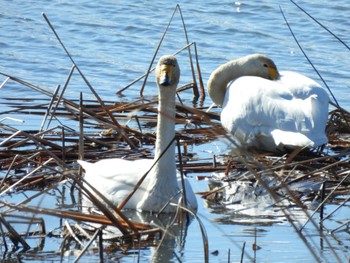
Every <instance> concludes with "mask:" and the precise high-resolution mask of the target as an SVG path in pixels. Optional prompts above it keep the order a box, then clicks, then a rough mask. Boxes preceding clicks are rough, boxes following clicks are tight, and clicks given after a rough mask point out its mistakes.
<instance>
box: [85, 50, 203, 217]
mask: <svg viewBox="0 0 350 263" xmlns="http://www.w3.org/2000/svg"><path fill="white" fill-rule="evenodd" d="M155 75H156V82H157V86H158V95H159V104H158V118H157V138H156V142H155V154H154V160H152V159H138V160H133V161H130V160H125V159H117V158H114V159H102V160H100V161H97V162H96V163H89V162H86V161H82V160H78V163H79V164H80V165H81V166H82V167H83V169H84V170H85V176H84V178H85V180H86V181H87V182H88V183H90V184H91V185H92V186H93V187H95V188H96V189H97V190H98V191H99V192H101V193H102V194H103V195H104V196H105V197H106V198H107V199H108V200H110V201H111V202H112V203H113V204H114V205H116V206H117V205H118V204H120V203H121V202H122V201H123V200H124V199H125V198H126V197H127V196H128V195H129V193H130V192H131V191H132V190H133V188H134V186H135V185H136V184H137V182H138V181H139V179H140V178H141V177H142V176H143V175H144V174H145V173H146V172H147V171H148V170H149V169H150V168H151V166H152V165H153V164H154V162H155V161H156V160H157V159H158V158H160V159H159V160H158V162H156V164H155V166H154V167H153V168H152V170H150V172H149V173H148V174H147V177H146V178H145V180H144V181H143V183H142V184H141V185H140V187H139V188H138V189H137V191H136V192H135V193H134V195H133V196H132V198H131V199H129V201H128V202H127V203H126V205H125V206H124V208H125V209H134V210H135V209H136V210H138V211H147V212H159V211H160V210H161V209H162V208H163V207H164V206H165V205H166V204H167V203H168V202H169V200H171V202H172V203H174V202H178V201H179V196H180V195H181V194H179V191H180V190H181V189H182V183H181V176H180V175H179V174H178V173H177V170H176V158H175V144H174V142H173V143H171V145H170V147H169V148H168V149H167V150H166V148H167V147H168V146H169V144H170V142H171V141H173V139H174V137H175V111H176V109H175V95H176V87H177V84H178V82H179V79H180V68H179V65H178V62H177V59H176V58H175V57H174V56H162V57H161V58H160V59H159V61H158V64H157V67H156V70H155ZM165 150H166V152H165V153H164V154H163V155H162V153H163V151H165ZM161 155H162V156H161ZM184 185H185V193H186V201H187V206H188V208H190V209H192V210H193V211H195V210H196V209H197V199H196V196H195V194H194V192H193V190H192V188H191V185H190V184H189V182H188V181H187V180H186V179H185V184H184ZM174 197H176V198H175V199H171V198H174ZM176 209H177V207H176V206H172V205H168V206H167V208H166V209H165V210H164V211H165V212H175V211H176Z"/></svg>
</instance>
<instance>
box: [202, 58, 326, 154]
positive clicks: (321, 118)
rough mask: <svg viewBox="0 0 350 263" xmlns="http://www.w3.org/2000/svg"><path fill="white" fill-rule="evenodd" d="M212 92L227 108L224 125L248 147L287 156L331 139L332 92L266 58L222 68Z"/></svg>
mask: <svg viewBox="0 0 350 263" xmlns="http://www.w3.org/2000/svg"><path fill="white" fill-rule="evenodd" d="M231 81H232V82H231ZM230 82H231V83H230ZM229 83H230V84H229ZM207 88H208V93H209V96H210V97H211V99H212V100H213V102H214V103H215V104H216V105H217V106H219V107H222V111H221V123H222V126H223V127H224V128H225V129H226V130H227V131H229V132H231V133H232V134H233V135H234V136H235V138H236V139H237V140H238V141H239V142H240V143H241V145H242V146H243V147H246V148H251V149H252V148H253V149H256V150H263V151H272V152H280V151H282V152H283V151H285V150H293V149H295V148H299V147H318V146H321V145H323V144H326V143H327V141H328V139H327V136H326V134H325V127H326V122H327V118H328V102H329V97H328V94H327V92H326V91H325V90H324V89H323V88H322V87H321V86H320V85H319V84H317V83H316V82H315V81H314V80H312V79H310V78H308V77H306V76H304V75H301V74H299V73H296V72H291V71H281V72H279V71H278V70H277V67H276V65H275V63H274V62H273V61H272V60H271V59H270V58H268V57H266V56H264V55H260V54H253V55H248V56H245V57H242V58H239V59H236V60H232V61H230V62H227V63H226V64H223V65H221V66H220V67H218V68H217V69H216V70H215V71H214V72H213V73H212V74H211V76H210V78H209V80H208V84H207Z"/></svg>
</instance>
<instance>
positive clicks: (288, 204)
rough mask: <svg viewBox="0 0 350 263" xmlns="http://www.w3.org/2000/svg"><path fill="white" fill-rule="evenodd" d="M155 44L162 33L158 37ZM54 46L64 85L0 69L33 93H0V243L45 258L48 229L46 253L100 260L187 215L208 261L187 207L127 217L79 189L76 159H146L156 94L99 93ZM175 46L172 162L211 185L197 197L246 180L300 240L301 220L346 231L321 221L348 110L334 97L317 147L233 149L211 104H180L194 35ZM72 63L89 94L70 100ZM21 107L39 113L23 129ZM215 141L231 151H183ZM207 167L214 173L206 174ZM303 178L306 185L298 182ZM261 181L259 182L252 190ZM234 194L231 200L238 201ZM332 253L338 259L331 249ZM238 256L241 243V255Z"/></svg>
mask: <svg viewBox="0 0 350 263" xmlns="http://www.w3.org/2000/svg"><path fill="white" fill-rule="evenodd" d="M176 11H179V12H180V15H181V17H182V13H181V9H180V7H179V6H177V7H176V8H175V10H174V14H175V12H176ZM174 14H173V16H174ZM44 18H45V20H46V21H47V22H48V24H49V26H50V28H51V29H52V31H53V32H54V34H55V36H56V37H57V39H58V40H59V41H60V39H59V36H58V35H57V33H56V32H55V30H54V28H53V26H52V25H51V23H50V21H49V20H48V18H47V17H46V16H45V15H44ZM182 19H183V18H182ZM182 21H183V20H182ZM170 22H171V20H170ZM170 22H169V25H170ZM169 25H168V26H167V28H166V30H167V29H168V27H169ZM183 25H184V24H183ZM184 29H185V27H184ZM166 30H165V32H164V34H166ZM185 31H186V30H185ZM161 42H162V39H161V41H160V43H159V45H161ZM60 44H61V45H62V47H63V48H64V50H65V52H66V53H67V56H68V57H69V59H70V60H71V61H72V63H73V66H72V69H71V71H70V72H69V74H68V76H67V81H66V83H64V85H63V89H60V88H59V87H58V88H57V89H56V90H55V91H54V92H49V91H47V90H45V89H43V88H41V87H38V86H36V85H34V84H31V83H28V82H26V81H25V80H22V79H20V78H19V77H17V76H10V75H7V74H5V73H1V72H0V74H1V75H2V76H4V78H5V80H4V82H3V83H2V85H1V89H2V90H3V89H6V88H7V86H8V84H9V83H10V82H11V83H12V84H15V85H19V86H21V87H22V89H23V88H26V89H28V92H31V93H33V92H34V93H37V94H38V99H25V98H9V97H4V96H2V98H1V100H2V105H3V106H5V107H6V111H3V112H1V115H2V116H5V117H4V118H3V119H1V120H0V138H1V142H0V164H1V168H2V169H1V170H2V172H1V182H0V196H1V201H0V206H1V208H0V231H1V233H2V240H1V241H0V243H1V251H3V252H4V253H8V252H10V251H21V253H22V254H26V255H27V256H28V257H29V255H32V256H33V257H36V258H40V257H41V256H43V257H45V255H46V254H45V252H43V251H42V250H43V247H44V243H45V240H46V238H48V237H54V238H57V239H58V240H59V241H60V247H59V248H58V249H57V250H56V251H55V252H53V254H54V255H55V256H59V257H61V258H63V257H64V256H66V255H69V254H74V255H76V261H78V260H79V259H80V258H81V257H82V256H84V254H85V253H87V252H94V253H96V254H98V255H99V258H100V260H101V261H102V260H103V258H104V252H106V251H115V250H117V251H120V252H121V253H127V252H128V251H130V250H136V251H137V250H139V249H142V248H144V247H150V246H154V244H159V243H161V242H162V238H163V237H164V236H165V235H166V233H167V230H168V229H169V228H171V227H174V226H175V225H176V226H180V227H181V226H182V225H186V223H188V221H189V220H191V219H190V218H191V217H192V219H193V218H194V219H195V220H196V221H197V223H198V224H199V225H200V226H201V230H202V236H203V254H204V259H205V260H204V261H207V260H208V253H209V251H208V242H209V240H210V237H207V236H206V234H205V229H204V227H203V225H202V223H201V219H200V218H199V217H198V216H196V215H195V214H193V213H191V212H190V211H185V209H179V213H177V214H176V215H173V216H171V218H167V220H165V221H167V224H165V225H161V224H158V225H154V224H150V223H142V222H139V221H137V220H133V219H130V218H129V216H128V215H126V212H125V211H123V210H121V209H118V208H116V207H114V206H113V205H112V204H111V203H110V202H109V201H108V200H106V199H105V198H104V197H103V196H102V195H99V193H96V192H94V191H93V186H91V188H86V187H84V184H83V180H84V179H83V177H82V171H81V170H80V169H79V167H78V166H77V164H76V160H77V159H87V160H91V161H97V160H99V159H102V158H112V157H113V158H115V157H120V158H126V159H130V160H133V159H138V158H152V156H153V154H152V149H153V146H154V142H155V136H156V135H155V134H154V133H153V130H154V129H153V127H154V126H155V125H156V117H157V99H156V94H154V96H155V97H151V98H146V97H143V96H140V98H136V99H134V100H125V101H118V102H115V101H102V100H101V98H100V97H99V95H98V94H97V92H96V91H95V90H94V88H93V87H92V86H91V85H90V84H89V82H88V80H87V78H86V77H85V76H84V74H83V73H82V72H81V71H80V70H79V67H78V65H77V64H76V63H75V62H74V60H73V58H72V57H71V56H70V54H69V52H68V50H67V49H66V48H65V47H64V45H63V43H62V42H61V41H60ZM182 51H187V52H188V54H189V57H190V63H191V68H192V75H193V82H192V83H189V84H187V85H185V86H183V87H180V88H179V89H178V98H179V100H178V101H179V103H178V105H177V114H176V123H177V125H176V131H177V144H178V145H179V152H178V156H179V158H178V167H179V169H180V170H182V171H183V172H184V173H185V174H187V173H191V174H197V179H198V180H203V179H206V180H208V181H209V185H210V189H209V190H208V191H203V192H201V193H199V194H200V195H201V196H202V198H204V199H205V200H207V202H208V204H209V205H210V206H218V205H219V206H220V205H221V206H224V207H225V206H227V204H228V203H227V201H228V200H230V198H231V197H232V195H234V194H233V193H232V192H230V191H229V189H230V188H231V187H232V184H233V183H234V182H247V183H248V184H249V185H250V186H252V187H253V188H254V190H255V195H256V197H259V195H261V196H263V195H269V196H270V197H271V198H272V200H273V203H272V205H271V208H276V207H277V208H278V209H280V211H282V212H283V214H284V218H285V220H288V221H289V222H290V223H291V224H292V226H293V227H294V228H295V230H296V232H297V233H298V234H299V236H300V238H301V239H303V240H307V236H306V235H304V233H303V228H304V227H305V224H308V223H310V224H313V226H314V227H315V228H317V229H318V230H319V232H320V233H323V235H324V230H326V232H327V235H325V240H326V242H329V241H327V240H328V239H331V238H334V237H335V236H336V233H337V232H340V231H347V230H348V224H349V222H339V223H338V226H337V227H336V228H333V229H328V228H327V220H329V219H330V218H331V217H335V216H336V214H334V213H335V212H336V211H337V210H339V209H342V208H343V207H344V206H348V200H349V194H350V190H349V189H350V188H349V183H350V179H349V178H348V176H349V174H350V166H349V158H350V150H349V144H350V140H349V136H350V126H349V123H350V113H349V112H347V111H345V110H344V109H342V108H340V107H339V105H334V106H335V107H334V110H332V111H331V112H330V114H329V121H328V125H327V132H328V137H329V143H328V145H326V146H325V147H324V148H322V149H316V150H314V151H310V150H306V149H299V150H296V151H294V152H290V153H287V154H286V153H283V154H282V153H281V154H270V153H248V152H245V151H244V149H240V148H239V147H238V148H237V147H234V146H235V145H236V142H235V141H234V139H233V138H232V137H231V136H230V135H228V134H226V132H225V131H224V130H223V129H222V127H221V125H220V123H219V114H218V113H216V111H208V108H207V107H202V106H198V105H197V104H194V105H195V106H194V105H193V104H192V105H191V106H189V105H184V104H183V103H182V101H183V100H182V94H186V96H189V94H192V96H193V98H194V99H195V100H198V99H199V100H200V103H199V104H200V105H201V104H202V102H203V100H204V97H205V95H204V91H203V81H202V79H201V75H200V66H199V62H198V57H197V50H196V46H195V43H188V41H187V43H186V45H185V47H184V49H183V50H181V51H179V52H182ZM191 52H192V53H191ZM156 54H157V52H155V55H154V58H153V60H154V59H155V57H156ZM193 54H195V55H193ZM193 58H194V60H195V62H193V60H192V59H193ZM152 65H153V61H151V63H150V67H149V70H148V72H147V73H145V74H144V75H143V76H141V77H139V78H136V79H135V81H134V82H132V83H131V84H130V85H128V86H126V87H125V88H124V89H122V90H119V91H117V93H123V92H125V91H126V90H127V89H128V88H129V87H130V86H131V85H134V84H135V83H136V82H137V81H139V80H144V83H146V81H147V77H148V74H149V73H150V72H151V71H152ZM74 71H78V73H79V74H80V76H81V77H82V79H83V80H84V81H85V83H86V85H87V86H88V87H89V89H90V90H91V92H92V94H93V95H94V96H95V98H96V99H89V100H85V99H84V98H83V97H82V96H80V98H76V99H73V100H71V99H67V98H66V96H65V91H66V88H67V87H68V86H69V81H70V76H71V75H72V74H73V72H74ZM143 88H144V85H142V87H141V88H140V95H143ZM191 92H192V93H191ZM19 115H20V116H25V119H26V121H28V120H29V121H30V120H32V119H35V120H41V121H36V122H35V123H38V124H39V123H40V125H35V124H34V125H32V126H31V129H24V130H22V129H21V128H20V127H21V125H20V121H21V120H19V119H16V117H15V116H19ZM9 123H10V124H9ZM218 139H220V140H223V141H225V142H226V143H227V144H229V145H232V148H233V149H236V150H235V151H234V152H232V153H231V154H225V155H224V154H223V155H219V156H212V158H200V157H199V156H197V155H196V154H195V153H193V152H189V151H188V146H191V145H198V144H207V143H210V142H212V141H215V140H218ZM208 172H216V174H218V173H221V174H220V175H219V176H215V174H214V175H213V176H207V174H208ZM204 173H205V174H204ZM203 174H204V175H203ZM308 186H310V187H309V190H307V191H306V190H302V191H300V190H299V189H306V188H308ZM261 187H262V188H263V189H264V190H263V191H258V190H259V189H260V188H261ZM46 195H54V196H55V198H56V199H57V203H56V205H53V204H47V203H45V202H44V201H43V200H45V196H46ZM82 196H84V198H85V199H89V200H90V201H91V202H92V203H93V205H94V206H95V207H96V211H99V212H98V213H87V212H86V211H84V209H83V205H82V201H81V200H82ZM14 197H16V198H14ZM314 200H317V202H318V203H317V204H318V205H317V206H316V207H311V206H310V204H311V203H312V201H314ZM239 201H240V200H239V199H238V200H237V199H236V202H239ZM330 203H332V204H335V205H336V209H335V211H334V212H330V213H328V215H326V216H325V215H324V213H323V207H324V205H325V204H330ZM54 207H55V208H54ZM295 207H297V208H299V209H301V210H302V211H303V213H304V214H305V215H306V217H307V221H306V223H305V222H304V224H301V223H300V221H298V220H297V219H296V218H295V217H294V216H293V209H294V208H295ZM187 213H189V215H190V216H189V217H188V216H186V214H187ZM184 215H185V216H184ZM187 215H188V214H187ZM316 215H317V216H318V217H319V218H316ZM52 217H55V218H59V219H60V220H61V221H60V222H61V223H60V227H59V228H57V229H48V228H47V225H48V224H49V222H45V219H44V218H47V220H49V219H50V218H52ZM161 217H163V218H164V217H167V216H166V215H159V217H157V218H161ZM108 227H113V228H114V229H117V230H118V233H119V234H118V235H116V236H113V237H112V238H109V240H112V241H113V242H110V243H107V244H108V245H106V242H105V241H106V240H107V238H106V237H105V232H106V230H107V229H108ZM33 239H34V240H35V241H34V242H33ZM208 239H209V240H208ZM305 243H306V244H307V243H308V242H307V241H305ZM307 246H308V247H309V249H310V251H311V253H313V254H314V256H315V259H317V261H321V258H320V254H318V253H317V252H315V251H314V250H313V248H311V247H310V246H309V245H307ZM257 247H258V244H256V248H257ZM40 252H43V253H40ZM333 252H334V254H335V256H336V258H338V256H337V252H336V251H334V250H333ZM244 255H245V251H244V247H243V248H242V260H243V258H244ZM46 256H47V255H46ZM228 261H229V259H228Z"/></svg>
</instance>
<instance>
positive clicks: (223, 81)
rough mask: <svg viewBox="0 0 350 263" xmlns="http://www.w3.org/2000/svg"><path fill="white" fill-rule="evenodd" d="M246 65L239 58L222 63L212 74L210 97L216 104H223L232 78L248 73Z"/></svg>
mask: <svg viewBox="0 0 350 263" xmlns="http://www.w3.org/2000/svg"><path fill="white" fill-rule="evenodd" d="M244 65H245V64H244V63H243V64H242V63H239V61H238V60H233V61H230V62H227V63H225V64H223V65H221V66H220V67H218V68H217V69H216V70H215V71H213V73H212V74H211V75H210V78H209V80H208V84H207V88H208V93H209V96H210V98H211V99H212V100H213V102H214V103H215V104H216V105H218V106H220V107H221V106H222V104H223V102H224V98H225V94H226V87H227V85H228V84H229V82H230V81H231V80H234V79H236V78H239V77H242V76H244V75H247V73H246V72H247V71H246V67H245V66H244Z"/></svg>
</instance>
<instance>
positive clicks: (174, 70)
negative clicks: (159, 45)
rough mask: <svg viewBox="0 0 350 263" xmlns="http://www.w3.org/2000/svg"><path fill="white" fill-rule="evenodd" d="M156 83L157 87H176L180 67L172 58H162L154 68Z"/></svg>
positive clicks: (174, 58)
mask: <svg viewBox="0 0 350 263" xmlns="http://www.w3.org/2000/svg"><path fill="white" fill-rule="evenodd" d="M155 73H156V81H157V84H158V85H159V86H163V87H167V86H175V87H176V86H177V84H178V83H179V80H180V67H179V65H178V63H177V59H176V57H174V56H169V55H167V56H162V57H161V58H160V59H159V61H158V65H157V67H156V71H155Z"/></svg>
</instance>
